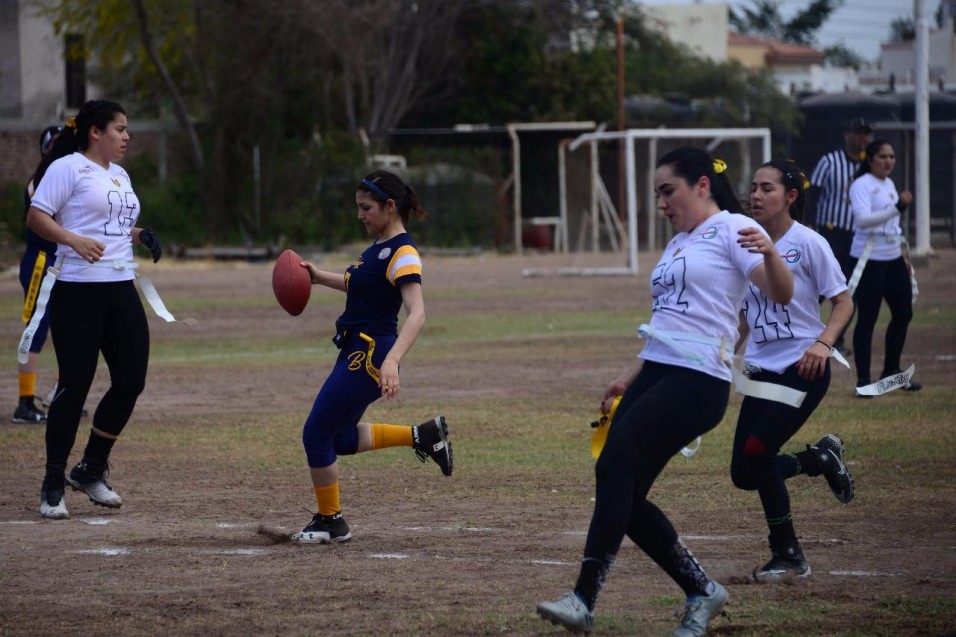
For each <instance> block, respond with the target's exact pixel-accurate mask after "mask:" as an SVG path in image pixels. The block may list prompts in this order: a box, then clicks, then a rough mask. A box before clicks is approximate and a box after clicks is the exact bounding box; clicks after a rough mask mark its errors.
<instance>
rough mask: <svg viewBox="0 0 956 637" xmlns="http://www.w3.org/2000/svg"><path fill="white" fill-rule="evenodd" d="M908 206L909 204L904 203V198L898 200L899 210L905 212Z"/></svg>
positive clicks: (897, 207)
mask: <svg viewBox="0 0 956 637" xmlns="http://www.w3.org/2000/svg"><path fill="white" fill-rule="evenodd" d="M908 206H909V204H908V203H903V200H902V199H901V200H899V201H897V202H896V209H897V210H899V211H900V212H904V211H905V210H906V208H907V207H908Z"/></svg>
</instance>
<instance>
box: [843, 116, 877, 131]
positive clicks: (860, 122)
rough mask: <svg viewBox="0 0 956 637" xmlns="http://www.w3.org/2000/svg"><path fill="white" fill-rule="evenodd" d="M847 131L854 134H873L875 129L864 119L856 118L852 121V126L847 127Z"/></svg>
mask: <svg viewBox="0 0 956 637" xmlns="http://www.w3.org/2000/svg"><path fill="white" fill-rule="evenodd" d="M846 129H847V130H848V131H850V132H853V133H872V132H873V128H872V127H871V126H870V124H869V123H868V122H867V121H866V120H865V119H863V118H862V117H854V118H853V119H851V120H850V125H849V126H847V128H846Z"/></svg>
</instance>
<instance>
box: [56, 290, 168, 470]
mask: <svg viewBox="0 0 956 637" xmlns="http://www.w3.org/2000/svg"><path fill="white" fill-rule="evenodd" d="M47 312H48V313H49V315H50V329H51V330H52V331H53V332H54V333H55V334H56V338H55V339H54V341H53V347H54V349H55V350H56V361H57V365H58V366H59V372H60V380H59V383H58V385H57V394H56V397H55V398H54V400H53V402H52V403H51V404H50V411H49V414H48V420H47V427H46V448H47V468H48V469H55V470H61V469H63V468H64V467H66V464H67V461H68V459H69V456H70V451H71V450H72V448H73V443H74V442H75V441H76V431H77V429H78V428H79V425H80V415H81V413H82V411H83V404H84V403H85V402H86V397H87V394H89V391H90V386H91V385H92V384H93V376H94V375H95V374H96V366H97V363H98V362H99V353H100V352H103V359H104V361H105V362H106V366H107V367H108V368H109V372H110V388H109V390H108V391H107V392H106V394H105V395H104V396H103V399H102V400H101V401H100V404H99V405H98V406H97V408H96V411H95V413H94V414H93V427H95V428H96V429H99V430H100V431H104V432H106V433H108V434H112V435H119V433H120V432H121V431H122V430H123V427H125V426H126V423H127V422H128V421H129V418H130V415H132V413H133V407H135V405H136V399H137V398H138V397H139V395H140V394H141V393H142V391H143V388H144V386H145V384H146V367H147V364H148V362H149V326H148V324H147V322H146V313H145V312H144V311H143V304H142V302H141V301H140V300H139V294H138V293H137V292H136V286H135V284H134V283H133V282H132V281H122V282H116V283H73V282H64V281H57V282H56V284H55V285H54V286H53V290H52V291H51V293H50V303H49V306H48V308H47Z"/></svg>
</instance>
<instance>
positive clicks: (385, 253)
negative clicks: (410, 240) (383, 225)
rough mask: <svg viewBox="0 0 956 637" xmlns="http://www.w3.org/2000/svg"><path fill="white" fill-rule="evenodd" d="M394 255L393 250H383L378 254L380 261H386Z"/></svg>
mask: <svg viewBox="0 0 956 637" xmlns="http://www.w3.org/2000/svg"><path fill="white" fill-rule="evenodd" d="M391 254H392V249H391V248H382V251H381V252H379V253H378V260H379V261H384V260H385V259H387V258H388V257H389V256H390V255H391Z"/></svg>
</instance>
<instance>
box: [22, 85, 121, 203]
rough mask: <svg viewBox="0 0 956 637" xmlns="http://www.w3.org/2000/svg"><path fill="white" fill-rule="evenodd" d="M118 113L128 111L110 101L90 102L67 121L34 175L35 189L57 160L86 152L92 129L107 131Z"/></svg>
mask: <svg viewBox="0 0 956 637" xmlns="http://www.w3.org/2000/svg"><path fill="white" fill-rule="evenodd" d="M117 113H122V114H123V115H125V114H126V111H125V110H123V107H122V106H120V105H119V104H117V103H116V102H111V101H110V100H90V101H89V102H87V103H86V104H84V105H83V106H81V107H80V110H79V111H78V112H77V114H76V116H75V117H70V118H68V119H67V121H66V126H65V127H64V128H63V132H62V133H60V135H59V137H57V138H56V141H55V142H54V143H53V148H51V149H50V152H48V153H47V154H46V157H44V158H43V159H42V160H41V161H40V164H39V165H38V166H37V169H36V171H35V172H34V173H33V187H34V188H36V187H38V186H39V185H40V180H41V179H43V175H45V174H46V170H47V168H49V167H50V164H52V163H53V162H55V161H56V160H57V159H59V158H60V157H66V156H67V155H72V154H73V153H75V152H77V151H80V152H83V151H84V150H86V149H87V148H88V147H89V145H90V128H92V127H93V126H96V128H98V129H99V130H106V127H107V126H109V124H110V122H112V121H113V120H114V119H115V118H116V115H117Z"/></svg>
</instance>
